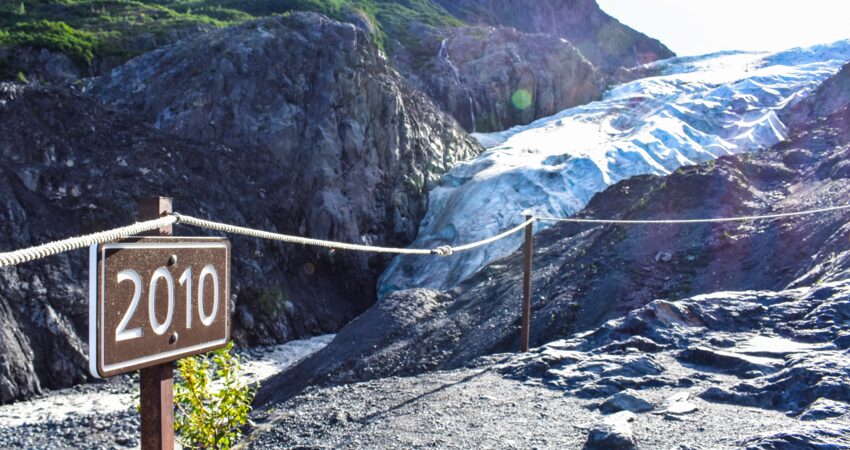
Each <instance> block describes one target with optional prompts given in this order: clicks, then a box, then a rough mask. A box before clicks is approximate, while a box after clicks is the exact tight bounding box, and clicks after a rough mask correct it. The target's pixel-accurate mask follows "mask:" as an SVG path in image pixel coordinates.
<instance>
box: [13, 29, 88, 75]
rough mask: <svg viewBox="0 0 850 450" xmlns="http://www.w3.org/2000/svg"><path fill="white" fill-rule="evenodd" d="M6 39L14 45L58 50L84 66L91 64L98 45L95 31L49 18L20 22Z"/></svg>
mask: <svg viewBox="0 0 850 450" xmlns="http://www.w3.org/2000/svg"><path fill="white" fill-rule="evenodd" d="M4 40H5V41H7V42H8V43H10V44H12V45H29V46H33V47H40V48H47V49H50V50H56V51H59V52H62V53H64V54H66V55H68V56H69V57H70V58H71V59H73V60H74V61H75V62H77V63H78V64H81V65H84V66H87V65H89V64H91V61H92V58H94V49H95V47H96V46H97V39H96V37H95V35H94V34H93V33H89V32H87V31H80V30H77V29H74V28H71V27H70V26H68V24H66V23H65V22H51V21H49V20H39V21H36V22H26V23H19V24H17V25H16V26H15V27H14V28H13V29H12V31H11V32H9V33H7V34H5V38H4Z"/></svg>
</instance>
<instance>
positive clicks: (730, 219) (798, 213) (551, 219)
mask: <svg viewBox="0 0 850 450" xmlns="http://www.w3.org/2000/svg"><path fill="white" fill-rule="evenodd" d="M846 209H850V205H841V206H830V207H828V208H819V209H810V210H807V211H794V212H787V213H776V214H763V215H758V216H740V217H718V218H708V219H657V220H617V219H579V218H572V217H564V218H560V217H537V220H540V221H545V222H575V223H602V224H620V225H633V224H687V223H717V222H751V221H754V220H766V219H780V218H783V217H795V216H807V215H811V214H819V213H826V212H832V211H841V210H846Z"/></svg>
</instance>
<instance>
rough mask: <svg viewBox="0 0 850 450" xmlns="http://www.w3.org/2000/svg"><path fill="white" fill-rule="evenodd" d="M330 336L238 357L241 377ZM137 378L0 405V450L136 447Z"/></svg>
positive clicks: (256, 375)
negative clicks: (20, 449) (15, 449)
mask: <svg viewBox="0 0 850 450" xmlns="http://www.w3.org/2000/svg"><path fill="white" fill-rule="evenodd" d="M331 339H333V335H324V336H318V337H314V338H311V339H306V340H301V341H290V342H288V343H286V344H282V345H277V346H270V347H258V348H254V349H250V350H244V351H241V352H240V355H241V357H242V368H243V372H242V378H243V379H245V380H246V381H247V382H250V383H253V382H257V381H260V382H261V381H262V380H264V379H266V378H268V377H269V376H271V375H273V374H275V373H277V372H279V371H281V370H285V369H286V368H288V367H289V366H291V365H293V364H294V363H296V362H298V361H299V360H301V359H302V358H304V357H306V356H308V355H310V354H311V353H313V352H316V351H318V350H320V349H321V348H322V347H324V346H325V345H327V343H328V342H330V340H331ZM138 386H139V383H138V376H137V375H136V374H135V373H134V374H132V375H123V376H118V377H115V378H111V379H108V380H107V381H106V382H104V383H98V384H84V385H78V386H74V387H73V388H68V389H63V390H59V391H53V392H49V393H48V394H47V395H45V396H43V397H40V398H37V399H34V400H31V401H25V402H18V403H13V404H9V405H2V406H0V448H3V449H5V448H25V449H65V448H92V449H96V448H102V449H111V448H136V447H138V446H139V414H138V412H137V410H136V405H137V404H138Z"/></svg>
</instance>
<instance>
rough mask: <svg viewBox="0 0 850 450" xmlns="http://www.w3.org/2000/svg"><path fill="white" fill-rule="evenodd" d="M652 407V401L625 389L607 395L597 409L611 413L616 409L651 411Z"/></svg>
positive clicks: (616, 410) (635, 411)
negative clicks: (609, 395)
mask: <svg viewBox="0 0 850 450" xmlns="http://www.w3.org/2000/svg"><path fill="white" fill-rule="evenodd" d="M653 408H654V406H653V405H652V403H650V402H649V401H648V400H646V399H645V398H643V397H642V396H641V395H640V394H639V393H638V392H636V391H634V390H632V389H626V390H624V391H622V392H618V393H616V394H614V395H612V396H611V397H608V398H607V399H606V400H605V401H604V402H602V405H600V406H599V410H600V411H602V412H604V413H613V412H618V411H631V412H634V413H638V412H646V411H652V409H653Z"/></svg>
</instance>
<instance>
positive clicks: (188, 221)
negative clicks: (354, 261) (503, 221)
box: [174, 213, 534, 256]
mask: <svg viewBox="0 0 850 450" xmlns="http://www.w3.org/2000/svg"><path fill="white" fill-rule="evenodd" d="M174 216H176V217H177V218H178V222H177V223H179V224H181V225H191V226H196V227H200V228H207V229H210V230H216V231H221V232H224V233H230V234H241V235H244V236H251V237H255V238H260V239H270V240H276V241H283V242H288V243H291V244H302V245H311V246H314V247H324V248H333V249H338V250H353V251H360V252H372V253H394V254H398V255H439V256H450V255H452V254H454V253H456V252H462V251H466V250H471V249H473V248H476V247H480V246H482V245H487V244H489V243H491V242H495V241H497V240H499V239H504V238H506V237H508V236H510V235H511V234H514V233H516V232H517V231H519V230H521V229H523V228H525V226H526V225H528V224H530V223H532V222H534V219H530V220H527V221H525V222H523V223H522V224H520V225H518V226H516V227H514V228H511V229H510V230H507V231H505V232H503V233H500V234H498V235H496V236H493V237H490V238H487V239H484V240H481V241H477V242H472V243H469V244H464V245H461V246H458V247H452V246H450V245H441V246H439V247H436V248H430V249H425V248H395V247H376V246H371V245H361V244H349V243H345V242H335V241H326V240H322V239H312V238H305V237H301V236H291V235H288V234H280V233H271V232H268V231H262V230H256V229H253V228H246V227H240V226H236V225H229V224H226V223H221V222H213V221H210V220H204V219H198V218H197V217H192V216H184V215H182V214H176V213H175V214H174Z"/></svg>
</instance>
